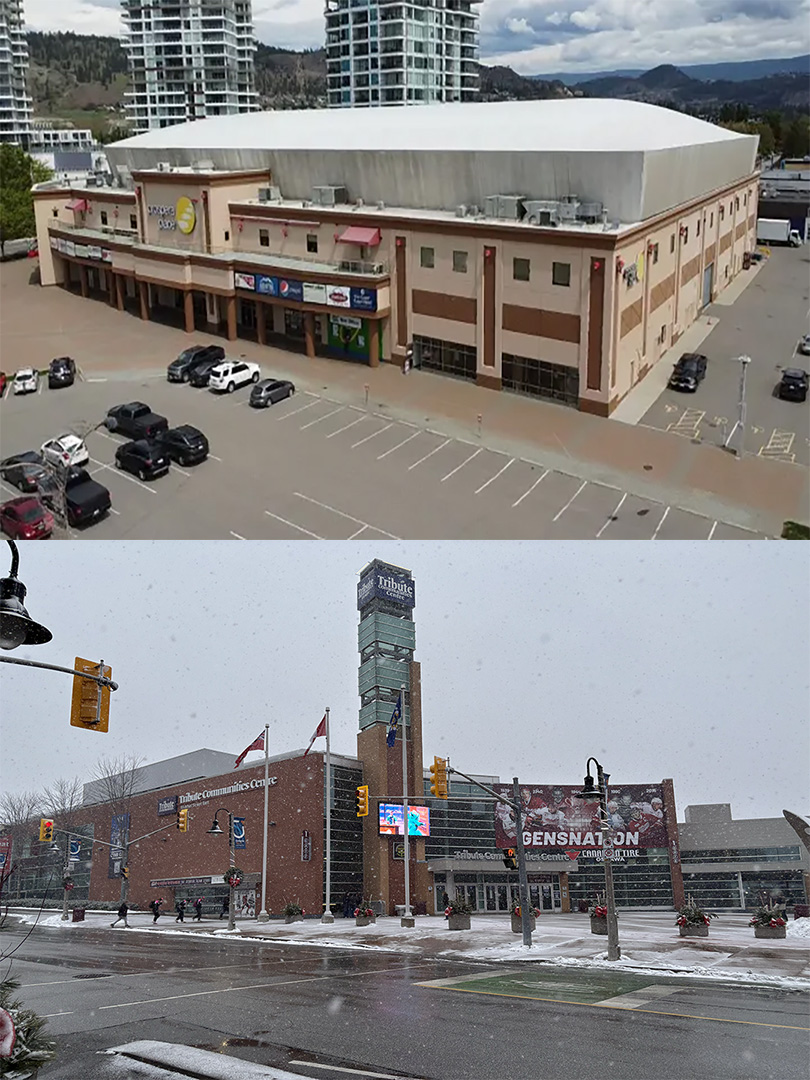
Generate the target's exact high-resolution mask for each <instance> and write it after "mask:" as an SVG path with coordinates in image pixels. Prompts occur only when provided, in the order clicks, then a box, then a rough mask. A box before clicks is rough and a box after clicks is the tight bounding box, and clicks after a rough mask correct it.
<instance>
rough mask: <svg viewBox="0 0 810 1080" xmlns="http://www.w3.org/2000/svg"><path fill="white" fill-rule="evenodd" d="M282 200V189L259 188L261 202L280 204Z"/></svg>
mask: <svg viewBox="0 0 810 1080" xmlns="http://www.w3.org/2000/svg"><path fill="white" fill-rule="evenodd" d="M280 198H281V188H277V187H260V188H259V202H278V200H279V199H280Z"/></svg>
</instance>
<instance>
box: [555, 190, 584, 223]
mask: <svg viewBox="0 0 810 1080" xmlns="http://www.w3.org/2000/svg"><path fill="white" fill-rule="evenodd" d="M558 205H559V211H558V213H559V215H560V221H576V219H577V218H578V217H579V199H578V198H577V197H576V195H567V196H566V197H565V198H564V199H560V202H559V204H558Z"/></svg>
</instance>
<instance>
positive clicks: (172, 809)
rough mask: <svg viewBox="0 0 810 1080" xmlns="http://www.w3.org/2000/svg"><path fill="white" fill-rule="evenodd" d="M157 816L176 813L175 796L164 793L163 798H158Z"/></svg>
mask: <svg viewBox="0 0 810 1080" xmlns="http://www.w3.org/2000/svg"><path fill="white" fill-rule="evenodd" d="M157 812H158V817H168V816H169V815H170V814H176V813H177V796H176V795H166V796H165V798H163V799H158V811H157Z"/></svg>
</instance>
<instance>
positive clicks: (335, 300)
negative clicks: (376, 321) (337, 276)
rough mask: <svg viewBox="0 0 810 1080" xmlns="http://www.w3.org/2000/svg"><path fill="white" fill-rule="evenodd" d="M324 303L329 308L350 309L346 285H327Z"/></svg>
mask: <svg viewBox="0 0 810 1080" xmlns="http://www.w3.org/2000/svg"><path fill="white" fill-rule="evenodd" d="M326 302H327V304H329V306H330V307H350V306H351V293H350V291H349V287H348V285H327V286H326Z"/></svg>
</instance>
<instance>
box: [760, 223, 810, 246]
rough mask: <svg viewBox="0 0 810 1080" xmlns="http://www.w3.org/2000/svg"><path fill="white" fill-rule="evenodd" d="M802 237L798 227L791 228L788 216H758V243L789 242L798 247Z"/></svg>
mask: <svg viewBox="0 0 810 1080" xmlns="http://www.w3.org/2000/svg"><path fill="white" fill-rule="evenodd" d="M801 242H802V238H801V236H799V231H798V229H791V227H790V222H789V221H788V219H787V218H757V243H758V244H789V245H790V246H791V247H798V246H799V244H801Z"/></svg>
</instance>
